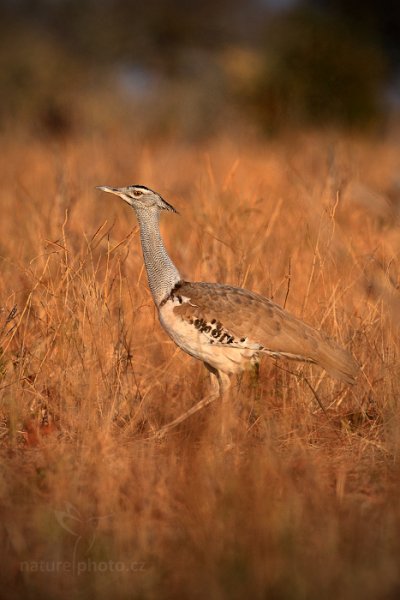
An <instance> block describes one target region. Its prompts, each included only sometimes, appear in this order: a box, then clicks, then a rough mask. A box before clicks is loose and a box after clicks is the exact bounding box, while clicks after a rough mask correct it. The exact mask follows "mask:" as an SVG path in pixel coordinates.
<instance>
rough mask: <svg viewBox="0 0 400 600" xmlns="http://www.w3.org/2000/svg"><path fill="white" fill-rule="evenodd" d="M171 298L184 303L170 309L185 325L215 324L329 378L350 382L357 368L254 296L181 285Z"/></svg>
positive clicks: (324, 340)
mask: <svg viewBox="0 0 400 600" xmlns="http://www.w3.org/2000/svg"><path fill="white" fill-rule="evenodd" d="M173 295H174V296H175V297H178V298H182V299H185V301H182V303H181V304H179V305H177V306H176V307H175V308H174V313H175V314H176V315H179V316H181V317H182V318H183V319H185V320H190V319H203V320H204V321H206V322H211V321H212V320H214V319H215V320H216V321H217V322H219V323H221V325H222V327H223V328H224V329H225V330H226V331H228V332H229V334H230V335H231V336H233V337H234V338H235V340H237V341H238V340H240V339H243V338H246V339H248V340H249V343H250V342H251V343H257V344H259V345H260V346H262V347H263V348H264V349H265V350H266V351H269V352H271V353H277V354H282V355H289V356H290V355H291V356H292V357H293V358H298V359H300V360H309V361H312V362H315V363H317V364H319V365H320V366H322V367H323V368H324V369H325V370H326V371H327V372H328V373H330V374H331V375H333V376H334V377H336V378H338V379H341V380H343V381H347V382H349V383H353V382H354V377H355V375H356V373H357V371H358V365H357V363H356V361H355V360H354V358H353V357H352V355H351V354H350V353H349V352H347V351H346V350H343V349H342V348H340V347H339V346H338V345H337V344H336V342H334V341H333V340H331V339H330V338H328V337H327V336H326V335H325V334H323V333H321V332H319V331H317V330H316V329H313V328H312V327H310V326H309V325H306V324H305V323H303V322H302V321H300V320H299V319H297V318H296V317H294V316H293V315H291V314H290V313H288V312H287V311H286V310H284V309H283V308H281V307H280V306H278V305H277V304H274V303H273V302H272V301H271V300H269V299H267V298H264V297H263V296H261V295H259V294H256V293H254V292H250V291H248V290H244V289H241V288H236V287H232V286H229V285H221V284H217V283H202V282H199V283H190V282H182V283H181V284H179V285H178V286H177V287H176V288H175V290H174V291H173ZM186 299H188V300H187V301H186Z"/></svg>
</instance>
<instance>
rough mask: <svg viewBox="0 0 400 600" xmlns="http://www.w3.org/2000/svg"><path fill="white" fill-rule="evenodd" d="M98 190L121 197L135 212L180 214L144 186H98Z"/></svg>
mask: <svg viewBox="0 0 400 600" xmlns="http://www.w3.org/2000/svg"><path fill="white" fill-rule="evenodd" d="M97 189H98V190H102V191H103V192H109V193H110V194H116V195H117V196H120V197H121V198H122V200H125V202H127V203H128V204H129V205H130V206H132V208H134V209H135V210H139V211H146V210H170V211H172V212H175V213H176V212H178V211H177V210H175V208H174V207H173V206H171V204H168V202H166V201H165V200H164V199H163V198H162V197H161V196H160V194H157V192H153V190H150V189H149V188H148V187H146V186H144V185H128V186H127V187H121V188H114V187H108V186H107V185H102V186H98V187H97Z"/></svg>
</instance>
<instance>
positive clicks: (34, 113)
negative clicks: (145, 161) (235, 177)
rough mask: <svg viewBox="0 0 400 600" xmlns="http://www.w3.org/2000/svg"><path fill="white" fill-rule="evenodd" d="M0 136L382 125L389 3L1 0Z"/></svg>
mask: <svg viewBox="0 0 400 600" xmlns="http://www.w3.org/2000/svg"><path fill="white" fill-rule="evenodd" d="M0 6H1V19H0V131H2V132H5V131H6V130H7V129H11V130H12V131H13V132H16V131H17V130H29V131H30V132H33V133H34V134H36V135H38V134H39V135H44V136H70V135H72V134H74V133H76V132H77V131H79V132H80V133H83V134H85V133H89V134H90V133H91V132H92V131H94V130H98V129H104V128H109V127H114V126H116V125H117V126H118V125H120V126H122V127H125V128H129V130H131V131H132V132H137V133H142V132H145V133H146V134H149V135H156V136H164V135H171V134H172V135H177V136H183V137H185V138H193V139H199V138H203V137H207V136H209V135H213V134H214V133H215V132H216V131H221V130H224V129H225V130H229V131H230V132H231V133H233V132H234V131H239V132H240V131H243V130H245V131H246V130H249V131H254V132H256V133H257V134H260V135H268V136H270V135H275V134H278V133H280V132H282V131H283V132H285V131H287V130H290V131H293V130H294V129H296V128H305V127H307V128H309V127H312V128H324V127H332V126H333V127H335V128H340V129H346V130H349V129H351V130H353V129H355V130H357V131H359V130H365V131H371V130H372V131H376V130H378V131H379V132H382V130H384V131H387V129H388V128H390V127H392V126H393V124H394V123H395V122H396V120H397V118H398V115H399V111H400V68H399V64H400V62H399V58H400V44H399V40H400V4H399V3H398V2H396V1H395V0H381V1H380V2H376V0H364V1H363V2H362V3H360V2H358V0H298V1H296V0H246V1H243V0H219V1H218V2H215V1H214V0H202V2H201V3H194V2H193V1H192V0H175V1H172V0H158V1H157V2H139V1H135V0H1V3H0Z"/></svg>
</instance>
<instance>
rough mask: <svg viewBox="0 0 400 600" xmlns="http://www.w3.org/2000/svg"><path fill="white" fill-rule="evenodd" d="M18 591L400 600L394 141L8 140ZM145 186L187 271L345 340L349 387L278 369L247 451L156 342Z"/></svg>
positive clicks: (1, 262) (5, 326)
mask: <svg viewBox="0 0 400 600" xmlns="http://www.w3.org/2000/svg"><path fill="white" fill-rule="evenodd" d="M2 155H3V156H2V161H1V163H0V207H1V212H0V417H1V428H0V436H1V437H0V453H1V470H0V511H1V527H0V531H1V561H0V564H1V571H2V575H1V580H2V584H1V594H0V595H1V596H2V597H4V598H6V597H7V598H22V597H23V598H27V599H29V598H39V597H40V598H52V599H54V598H101V599H103V598H104V599H108V598H111V597H112V598H146V599H147V598H191V599H192V598H211V599H214V598H215V599H219V598H274V599H275V598H276V599H281V598H282V599H291V598H293V599H297V598H299V599H301V598H303V599H309V598H310V599H314V598H315V599H320V598H341V599H354V598H356V597H362V598H367V599H374V600H375V599H382V600H383V599H385V600H390V599H392V598H393V599H394V598H397V597H398V594H399V591H400V502H399V494H400V480H399V475H400V473H399V464H398V460H399V449H400V448H399V440H400V438H399V434H400V420H399V408H398V398H399V394H400V381H399V342H398V334H399V317H400V295H399V258H398V257H399V250H400V230H399V220H398V218H399V210H400V208H399V207H400V190H399V188H398V187H397V186H398V180H397V181H396V176H397V177H398V170H399V147H398V143H396V142H395V140H394V139H393V140H391V139H387V140H386V141H379V140H376V139H374V140H360V139H352V138H347V137H344V136H339V135H337V134H334V133H331V134H329V133H326V134H324V135H322V134H311V133H310V134H303V135H296V136H293V137H292V138H285V139H281V140H272V141H268V140H267V141H265V140H264V141H263V142H261V141H255V140H250V139H247V138H243V139H237V140H235V141H232V140H231V139H229V138H228V137H227V136H223V137H221V138H220V139H218V138H216V139H215V140H214V141H211V142H210V141H209V142H207V143H205V142H204V143H198V144H193V145H190V144H185V143H183V142H178V141H171V140H169V141H168V140H167V141H161V140H148V141H143V140H141V141H140V140H137V139H135V138H134V137H133V136H130V135H128V134H127V133H126V132H125V133H122V132H119V131H115V132H108V133H107V134H106V133H105V134H103V135H102V136H101V135H98V136H95V137H89V136H88V137H86V138H74V139H71V140H67V141H60V142H57V143H56V142H53V141H50V140H45V139H43V140H34V139H32V138H31V137H17V138H16V139H12V138H3V139H2ZM133 183H140V184H144V185H147V186H149V187H151V188H153V189H155V190H157V191H159V192H160V193H161V194H162V195H163V196H164V197H165V198H166V200H168V202H170V203H172V204H173V205H174V206H175V207H176V208H177V210H178V211H179V213H180V215H173V214H169V213H168V214H164V215H162V224H161V226H162V232H163V236H164V240H165V244H166V246H167V248H168V249H169V251H170V254H171V256H172V258H173V260H174V261H175V263H176V264H177V266H178V268H179V269H180V271H181V273H182V275H183V277H184V278H186V279H189V280H198V281H219V282H226V283H231V284H233V285H239V286H243V287H246V288H249V289H252V290H254V291H256V292H260V293H262V294H264V295H266V296H268V297H270V298H272V299H273V300H274V301H276V302H277V303H279V304H281V305H284V306H286V308H287V309H288V310H290V311H291V312H293V313H294V314H296V315H297V316H299V317H301V318H303V319H304V320H305V321H307V322H308V323H310V324H311V325H313V326H314V327H316V328H318V329H323V330H324V331H326V332H327V333H328V334H330V335H331V336H333V337H334V338H335V339H336V340H337V341H338V342H339V343H340V344H342V345H343V346H345V347H347V348H349V349H350V350H351V351H352V352H353V354H354V355H355V357H356V359H357V361H358V362H359V364H360V366H361V370H360V374H359V377H358V380H357V383H356V385H355V386H346V385H343V384H341V383H340V382H337V381H334V380H332V379H330V378H329V377H328V376H327V375H326V374H324V373H323V372H322V371H321V370H320V369H318V368H317V367H311V366H307V365H304V364H299V363H294V362H288V361H274V360H271V359H268V358H266V359H264V360H263V362H262V363H261V366H260V371H259V374H258V376H257V374H256V373H246V374H244V375H243V376H242V377H240V378H238V379H235V378H233V385H232V388H231V398H230V413H231V414H230V423H231V430H230V444H229V445H228V446H227V445H226V443H225V442H226V440H223V439H222V438H221V408H220V405H219V403H218V402H216V403H214V404H212V405H210V406H209V407H207V408H205V409H204V410H203V411H201V412H199V413H198V414H196V415H194V416H193V417H191V418H190V419H188V420H187V421H186V422H185V423H184V424H182V425H181V426H179V427H177V428H176V429H175V430H173V431H171V432H170V433H169V434H168V435H167V436H166V437H165V438H164V439H162V440H158V439H156V438H155V436H154V434H155V433H156V432H157V430H159V429H160V428H161V427H162V426H163V425H165V424H166V423H168V422H169V421H171V420H172V419H174V418H175V417H177V416H179V415H180V414H181V413H182V412H184V411H185V410H186V409H188V408H189V407H190V406H192V405H193V404H195V403H196V402H197V401H198V400H199V399H200V398H202V397H203V396H204V395H206V394H207V390H208V385H209V381H208V375H207V372H206V370H205V369H204V367H203V365H202V364H201V363H200V362H198V361H195V360H194V359H192V358H190V357H189V356H187V355H185V354H184V353H183V352H182V351H181V350H179V349H177V348H176V347H175V345H174V344H173V342H172V341H171V340H170V339H169V338H168V336H167V335H166V334H165V333H164V331H163V330H162V329H161V326H160V325H159V323H158V318H157V313H156V310H155V308H154V305H153V302H152V299H151V296H150V293H149V291H148V288H147V281H146V273H145V271H144V268H143V259H142V254H141V248H140V241H139V237H138V228H137V223H136V221H135V217H134V214H133V212H132V211H131V210H130V209H129V207H128V206H127V205H126V204H124V203H123V202H121V201H120V200H119V199H118V198H116V197H115V198H114V197H112V196H108V195H105V194H102V193H101V192H98V191H97V190H95V186H96V185H116V186H122V185H127V184H133Z"/></svg>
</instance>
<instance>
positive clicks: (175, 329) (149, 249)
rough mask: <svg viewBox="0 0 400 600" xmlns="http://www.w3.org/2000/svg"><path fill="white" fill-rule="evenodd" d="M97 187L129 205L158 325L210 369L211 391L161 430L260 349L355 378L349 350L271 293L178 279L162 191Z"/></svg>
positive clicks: (225, 383)
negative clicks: (167, 242)
mask: <svg viewBox="0 0 400 600" xmlns="http://www.w3.org/2000/svg"><path fill="white" fill-rule="evenodd" d="M97 189H99V190H102V191H104V192H109V193H111V194H116V195H117V196H120V197H121V198H122V199H123V200H125V202H127V203H128V204H129V205H130V206H131V207H132V208H133V209H134V211H135V213H136V217H137V219H138V222H139V227H140V238H141V242H142V250H143V257H144V262H145V266H146V271H147V277H148V282H149V287H150V291H151V294H152V296H153V300H154V303H155V305H156V307H157V310H158V315H159V319H160V322H161V325H162V326H163V327H164V329H165V330H166V332H167V333H168V335H169V336H170V337H171V338H172V339H173V341H174V342H175V343H176V344H177V345H178V346H179V347H180V348H182V350H184V351H185V352H187V353H188V354H190V355H191V356H193V357H194V358H198V359H199V360H202V361H203V362H204V365H205V366H206V367H207V369H208V370H209V371H210V372H211V374H212V375H213V376H214V377H212V380H213V381H214V386H213V391H212V393H210V394H209V396H207V397H206V398H204V399H203V400H201V401H199V402H198V403H197V404H196V405H195V406H193V407H192V408H191V409H189V410H188V411H186V412H185V413H184V414H183V415H181V416H180V417H178V418H177V419H175V420H174V421H172V422H171V423H169V424H168V425H166V426H164V427H163V428H162V430H160V432H159V433H165V432H166V431H167V430H169V429H170V428H172V427H174V426H175V425H177V424H178V423H181V422H182V421H184V420H185V419H186V418H187V417H188V416H190V415H191V414H193V413H195V412H197V411H198V410H199V409H201V408H202V407H203V406H206V405H207V404H209V403H211V402H212V401H213V400H214V399H215V398H217V397H218V396H221V397H223V396H224V393H225V392H226V390H227V388H228V387H229V385H230V378H229V375H231V374H232V373H239V372H241V371H242V370H244V369H246V367H249V366H250V365H252V364H256V363H258V361H259V359H260V357H261V355H262V354H267V355H269V356H272V357H275V358H279V357H287V358H291V359H295V360H299V361H306V362H311V363H315V364H317V365H319V366H320V367H322V368H323V369H325V371H327V372H328V373H329V374H330V375H331V376H332V377H334V378H337V379H340V380H342V381H344V382H346V383H354V380H355V375H356V373H357V371H358V365H357V363H356V361H355V360H354V358H353V357H352V355H351V354H350V353H349V352H348V351H346V350H343V349H342V348H340V347H339V346H338V345H337V344H336V342H334V341H333V340H331V339H330V338H328V337H327V336H326V335H325V334H324V333H321V332H319V331H317V330H316V329H313V328H312V327H310V326H309V325H306V324H305V323H303V321H301V320H299V319H297V318H296V317H294V316H293V315H291V314H290V313H289V312H287V311H286V310H284V309H283V308H281V307H280V306H278V305H277V304H275V303H274V302H272V301H271V300H269V299H268V298H264V297H263V296H261V295H260V294H256V293H254V292H250V291H248V290H244V289H241V288H238V287H233V286H230V285H224V284H221V283H203V282H195V283H194V282H190V281H183V280H182V277H181V276H180V274H179V271H178V269H177V268H176V267H175V265H174V264H173V262H172V260H171V259H170V257H169V256H168V253H167V251H166V249H165V247H164V244H163V241H162V239H161V235H160V229H159V216H160V212H161V211H163V210H167V211H172V212H177V211H176V210H175V209H174V207H173V206H171V204H168V202H166V201H165V200H164V199H163V198H162V197H161V196H160V194H158V193H157V192H153V191H152V190H150V189H149V188H147V187H145V186H143V185H130V186H128V187H122V188H114V187H108V186H99V187H98V188H97ZM215 384H217V385H215Z"/></svg>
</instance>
